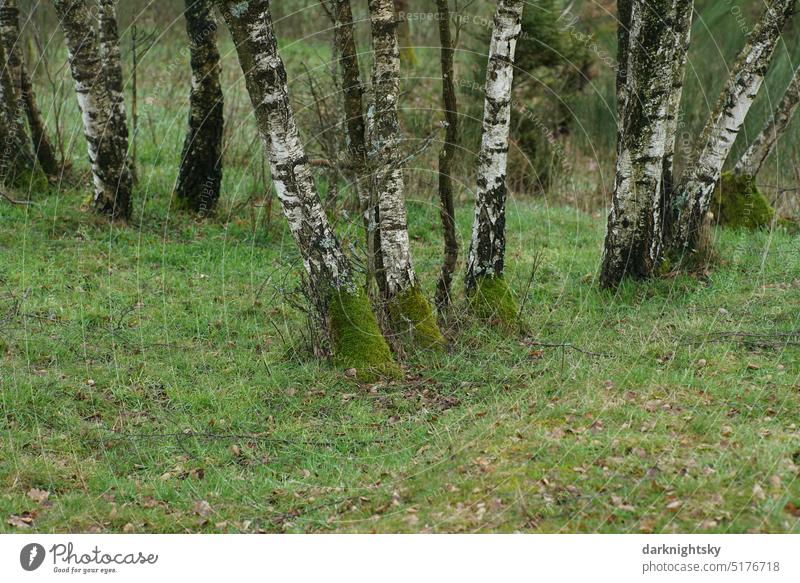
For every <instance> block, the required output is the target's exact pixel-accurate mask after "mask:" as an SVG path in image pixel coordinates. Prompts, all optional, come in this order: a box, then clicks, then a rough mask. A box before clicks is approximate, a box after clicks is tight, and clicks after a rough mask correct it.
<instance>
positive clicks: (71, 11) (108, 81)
mask: <svg viewBox="0 0 800 583" xmlns="http://www.w3.org/2000/svg"><path fill="white" fill-rule="evenodd" d="M109 1H110V0H102V3H101V5H100V12H99V14H100V15H101V16H100V19H101V20H102V26H101V27H100V28H101V35H100V36H101V37H102V42H103V44H104V48H103V51H102V57H101V50H100V46H99V45H100V42H99V41H98V34H97V31H96V30H95V25H94V22H93V21H92V17H91V13H90V12H89V10H88V8H87V6H86V2H85V0H52V2H53V5H54V7H55V9H56V13H57V14H58V18H59V20H60V23H61V28H62V30H63V31H64V36H65V37H66V40H67V49H68V57H69V64H70V69H71V71H72V78H73V79H74V81H75V92H76V94H77V97H78V105H79V107H80V110H81V116H82V119H83V131H84V135H85V136H86V143H87V148H88V151H89V161H90V163H91V165H92V178H93V182H94V197H93V200H92V204H93V206H94V208H95V210H97V211H98V212H100V213H103V214H106V215H108V216H109V217H110V218H112V219H121V220H127V219H128V218H129V217H130V214H131V192H132V189H133V177H132V175H131V172H130V168H129V167H128V162H127V145H128V130H127V124H126V123H125V120H124V103H120V98H121V96H122V88H121V82H122V77H121V72H120V73H119V74H118V73H117V72H116V70H117V69H118V67H117V65H115V64H114V63H113V60H114V59H115V57H116V58H117V59H118V57H119V46H118V41H117V47H116V49H114V47H113V44H114V41H113V37H115V36H116V32H115V31H116V21H115V18H113V17H114V15H113V8H114V7H113V5H108V4H107V3H108V2H109ZM112 19H113V20H114V22H113V23H112ZM112 27H113V31H112ZM117 63H118V61H117ZM119 71H121V69H119ZM117 74H118V75H119V76H118V78H116V79H115V78H114V77H115V76H116V75H117ZM109 75H110V77H109ZM121 108H122V109H121ZM120 111H121V112H122V117H120Z"/></svg>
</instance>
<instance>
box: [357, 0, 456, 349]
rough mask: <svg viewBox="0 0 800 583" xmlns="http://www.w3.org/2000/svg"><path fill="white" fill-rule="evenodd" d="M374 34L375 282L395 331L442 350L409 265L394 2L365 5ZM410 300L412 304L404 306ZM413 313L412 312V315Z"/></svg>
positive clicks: (371, 135) (374, 1)
mask: <svg viewBox="0 0 800 583" xmlns="http://www.w3.org/2000/svg"><path fill="white" fill-rule="evenodd" d="M369 14H370V25H371V30H372V48H373V70H372V90H373V93H374V100H375V102H374V107H373V109H372V120H371V124H370V131H369V136H368V142H369V143H368V148H369V159H370V160H369V161H370V170H371V178H372V187H371V193H372V196H373V198H376V199H377V200H376V203H377V204H376V211H377V212H376V214H377V225H378V228H377V237H376V244H375V278H376V280H377V282H378V288H379V289H380V291H381V295H382V298H383V300H384V303H385V304H386V307H387V312H388V314H389V315H390V316H391V323H392V325H393V328H394V329H395V331H398V330H400V331H405V330H406V329H408V324H409V323H410V325H411V328H412V329H413V331H414V334H412V336H411V338H412V340H413V341H414V342H415V343H416V344H418V345H420V346H423V347H431V346H434V345H443V344H444V339H443V337H442V335H441V332H440V331H439V328H438V326H437V325H436V317H435V316H434V315H433V310H431V308H430V305H429V303H428V302H427V300H426V299H425V298H424V296H423V295H422V293H421V292H420V291H419V288H418V283H417V280H416V275H415V273H414V266H413V264H412V260H411V245H410V241H409V237H408V220H407V215H406V206H405V198H404V179H403V154H402V151H401V140H402V136H401V133H400V121H399V118H398V114H397V102H398V98H399V93H400V57H399V53H398V45H397V30H396V29H397V22H396V20H395V13H394V5H393V2H392V0H369ZM412 296H413V298H414V301H413V302H412V301H407V300H409V298H411V297H412ZM411 307H413V309H411Z"/></svg>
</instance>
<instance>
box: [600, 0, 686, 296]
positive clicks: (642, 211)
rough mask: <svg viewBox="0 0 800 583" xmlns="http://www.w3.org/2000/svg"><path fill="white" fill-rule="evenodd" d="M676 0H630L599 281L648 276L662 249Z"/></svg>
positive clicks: (604, 283) (612, 282) (610, 282)
mask: <svg viewBox="0 0 800 583" xmlns="http://www.w3.org/2000/svg"><path fill="white" fill-rule="evenodd" d="M674 18H675V0H650V1H648V0H633V2H632V3H631V13H630V31H629V33H628V34H629V39H628V46H627V51H626V53H627V57H626V58H627V63H626V65H625V68H626V78H625V81H624V89H623V95H624V103H623V104H622V105H621V114H622V120H621V128H620V136H619V144H618V147H617V164H616V175H615V182H614V194H613V198H612V206H611V212H610V213H609V216H608V226H607V229H606V239H605V245H604V249H603V260H602V267H601V272H600V283H601V285H602V286H604V287H611V286H615V285H617V284H618V283H619V282H620V281H621V280H622V278H623V277H625V276H633V277H648V276H649V275H650V274H651V273H652V271H653V269H654V268H655V266H656V264H657V261H658V259H659V256H660V255H659V254H660V249H661V226H662V225H661V180H662V172H663V166H664V158H665V154H666V151H667V141H668V132H669V128H670V120H669V113H670V101H671V96H672V93H671V89H672V86H673V70H674V65H673V59H674V57H675V45H676V43H675V39H674V37H673V30H672V28H671V27H670V23H671V22H673V21H674Z"/></svg>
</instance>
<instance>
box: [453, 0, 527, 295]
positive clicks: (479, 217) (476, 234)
mask: <svg viewBox="0 0 800 583" xmlns="http://www.w3.org/2000/svg"><path fill="white" fill-rule="evenodd" d="M523 5H524V3H523V2H522V1H521V0H498V2H497V10H496V12H495V15H494V27H493V29H492V38H491V41H490V45H489V62H488V65H487V67H486V84H485V86H484V93H485V95H484V107H483V129H482V137H481V147H480V151H479V154H478V180H477V192H476V196H475V219H474V222H473V224H472V241H471V243H470V249H469V255H468V258H467V272H466V276H465V282H464V283H465V288H466V292H467V294H470V293H471V292H472V291H473V290H474V289H475V288H476V286H477V285H478V280H479V279H481V278H498V279H499V278H502V277H503V268H504V262H505V250H506V236H505V227H506V208H505V203H506V168H507V162H508V135H509V125H510V120H511V84H512V81H513V78H514V52H515V50H516V46H517V39H518V38H519V35H520V31H521V28H522V26H521V23H522V8H523Z"/></svg>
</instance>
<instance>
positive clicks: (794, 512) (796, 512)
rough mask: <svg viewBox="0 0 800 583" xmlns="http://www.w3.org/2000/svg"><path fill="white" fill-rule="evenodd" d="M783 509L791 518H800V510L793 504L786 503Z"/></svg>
mask: <svg viewBox="0 0 800 583" xmlns="http://www.w3.org/2000/svg"><path fill="white" fill-rule="evenodd" d="M783 509H784V510H785V511H786V512H788V513H789V514H791V515H792V516H795V517H797V518H800V508H798V507H797V506H795V504H794V503H793V502H787V503H786V506H784V507H783Z"/></svg>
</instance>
